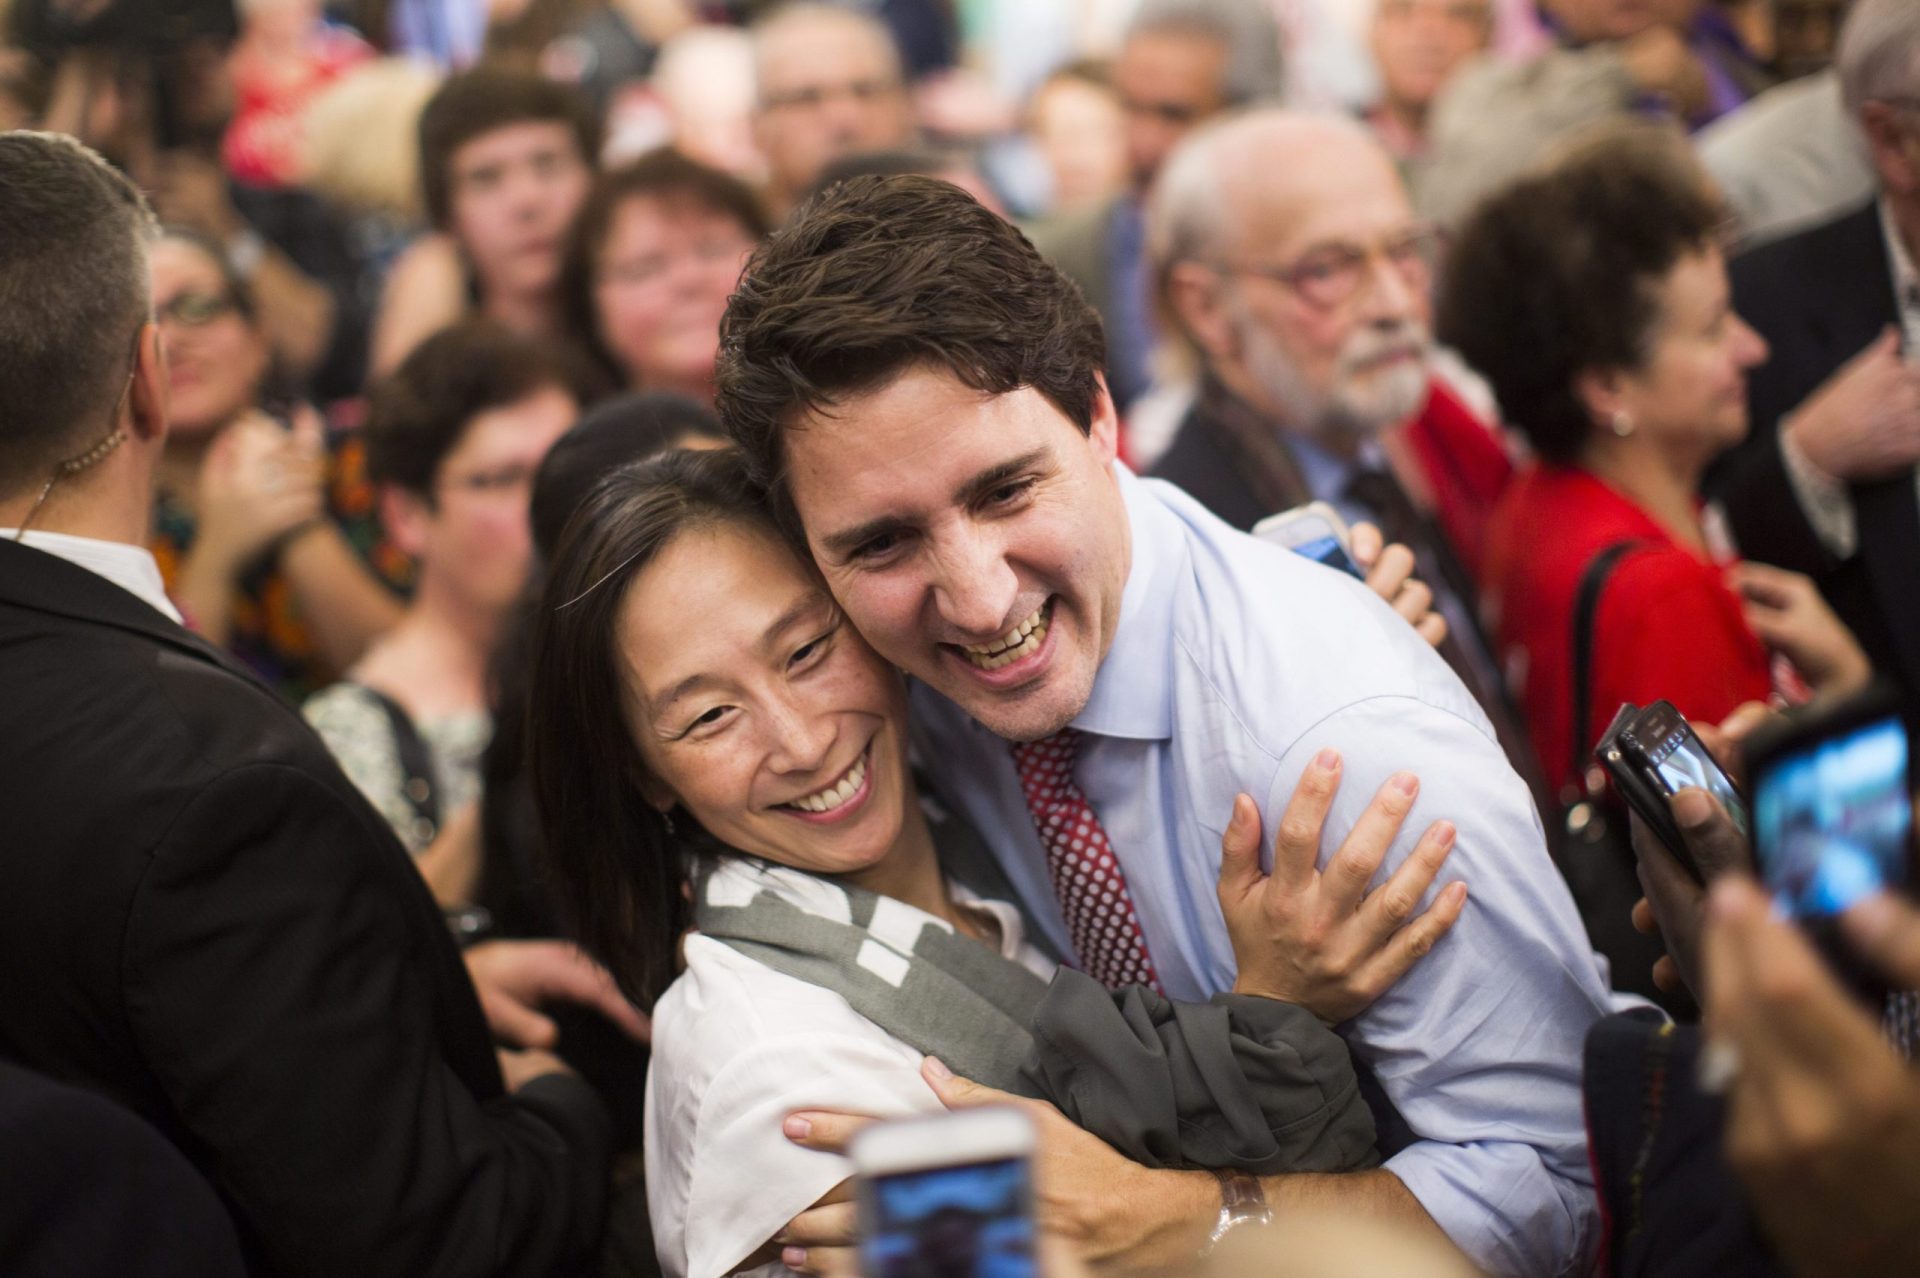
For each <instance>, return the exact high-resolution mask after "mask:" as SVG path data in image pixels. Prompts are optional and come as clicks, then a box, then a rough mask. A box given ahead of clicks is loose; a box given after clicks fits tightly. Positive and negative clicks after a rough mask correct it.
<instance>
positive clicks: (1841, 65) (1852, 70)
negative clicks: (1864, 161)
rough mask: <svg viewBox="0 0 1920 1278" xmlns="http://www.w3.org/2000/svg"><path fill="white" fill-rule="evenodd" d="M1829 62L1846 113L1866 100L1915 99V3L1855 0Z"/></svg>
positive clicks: (1918, 23)
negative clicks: (1836, 76)
mask: <svg viewBox="0 0 1920 1278" xmlns="http://www.w3.org/2000/svg"><path fill="white" fill-rule="evenodd" d="M1833 61H1834V65H1835V67H1837V68H1838V69H1839V72H1840V92H1841V95H1842V96H1843V97H1844V98H1845V100H1846V104H1847V112H1848V114H1850V115H1858V114H1859V113H1860V108H1861V107H1862V106H1864V105H1866V104H1867V103H1869V102H1878V101H1886V100H1888V99H1892V98H1909V99H1912V98H1920V4H1915V3H1914V2H1913V0H1859V3H1857V4H1855V5H1854V7H1853V12H1852V13H1849V14H1848V15H1847V20H1846V23H1845V25H1844V26H1843V27H1842V28H1841V30H1840V42H1839V46H1838V47H1837V48H1836V49H1835V50H1834V58H1833Z"/></svg>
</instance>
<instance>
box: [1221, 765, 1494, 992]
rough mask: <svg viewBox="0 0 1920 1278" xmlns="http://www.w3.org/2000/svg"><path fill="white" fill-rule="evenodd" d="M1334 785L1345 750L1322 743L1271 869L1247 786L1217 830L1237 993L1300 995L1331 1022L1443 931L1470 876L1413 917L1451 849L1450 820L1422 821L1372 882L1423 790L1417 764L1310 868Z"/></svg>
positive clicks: (1285, 821)
mask: <svg viewBox="0 0 1920 1278" xmlns="http://www.w3.org/2000/svg"><path fill="white" fill-rule="evenodd" d="M1339 789H1340V756H1339V755H1338V754H1337V753H1335V752H1334V751H1332V750H1323V751H1321V753H1320V756H1319V757H1318V758H1316V759H1315V760H1314V761H1313V762H1312V763H1310V764H1308V765H1307V770H1306V773H1305V774H1304V775H1303V776H1302V777H1301V778H1300V784H1299V786H1298V787H1297V788H1296V789H1295V790H1294V792H1293V798H1292V799H1291V800H1290V801H1289V802H1288V804H1287V810H1286V812H1285V813H1284V814H1283V815H1282V817H1281V819H1280V829H1279V831H1278V833H1277V834H1276V835H1275V837H1274V842H1273V873H1272V874H1270V875H1269V874H1264V873H1262V872H1261V870H1260V810H1259V808H1258V807H1257V806H1256V805H1255V804H1254V801H1253V800H1252V799H1250V798H1248V797H1247V796H1246V795H1244V794H1243V795H1240V796H1238V797H1237V798H1236V799H1235V800H1234V805H1233V820H1232V821H1231V822H1230V823H1229V824H1228V826H1227V832H1226V834H1225V835H1224V836H1223V837H1222V838H1221V840H1220V911H1221V913H1222V914H1224V915H1225V916H1226V922H1227V935H1228V937H1229V938H1230V939H1231V940H1232V942H1233V953H1234V957H1235V958H1236V959H1237V960H1238V961H1239V965H1240V970H1239V975H1238V976H1237V978H1236V979H1235V981H1234V984H1233V989H1234V992H1235V993H1236V994H1258V995H1260V996H1262V997H1265V998H1272V999H1278V1000H1280V1001H1281V1002H1286V1003H1294V1004H1297V1005H1298V1006H1301V1007H1304V1008H1306V1009H1307V1010H1308V1011H1311V1012H1312V1013H1313V1014H1314V1015H1316V1016H1318V1017H1319V1018H1320V1019H1321V1020H1322V1021H1325V1022H1326V1023H1327V1024H1329V1025H1332V1024H1336V1023H1338V1022H1340V1021H1344V1020H1346V1019H1348V1018H1349V1017H1352V1016H1356V1015H1358V1014H1359V1013H1360V1012H1362V1011H1364V1010H1365V1009H1366V1008H1367V1007H1368V1006H1369V1005H1370V1004H1371V1003H1372V1002H1373V1001H1374V1000H1375V999H1377V998H1379V997H1380V995H1381V994H1383V993H1385V992H1386V990H1387V988H1388V987H1389V986H1391V985H1392V984H1393V983H1394V982H1395V981H1397V980H1399V979H1400V978H1401V977H1402V976H1404V975H1405V974H1406V972H1407V970H1408V969H1409V968H1411V967H1412V966H1413V965H1414V964H1415V963H1417V962H1419V961H1420V959H1421V958H1422V957H1423V956H1425V955H1426V953H1427V951H1429V950H1431V949H1432V948H1433V946H1434V944H1435V943H1436V942H1437V941H1439V939H1440V938H1441V937H1443V936H1445V935H1446V934H1447V932H1448V930H1449V929H1451V928H1452V927H1453V925H1454V922H1455V921H1456V920H1457V919H1458V918H1459V917H1460V911H1461V910H1462V909H1464V908H1465V907H1466V902H1467V885H1466V884H1465V883H1463V882H1455V883H1452V884H1449V885H1448V886H1447V887H1446V889H1445V890H1443V891H1442V892H1441V893H1440V896H1439V898H1438V899H1437V900H1435V901H1434V903H1433V905H1432V907H1431V908H1429V909H1428V910H1427V912H1426V913H1424V914H1422V915H1420V916H1419V917H1418V918H1415V917H1414V910H1415V909H1416V908H1418V906H1419V904H1420V899H1421V897H1423V896H1424V895H1426V891H1427V888H1428V887H1430V886H1431V885H1432V883H1433V881H1434V878H1435V877H1436V876H1437V875H1438V874H1439V873H1440V867H1441V865H1443V864H1444V863H1445V862H1446V859H1447V856H1448V854H1449V853H1451V852H1452V850H1453V840H1454V827H1453V824H1452V823H1451V822H1448V821H1436V822H1434V823H1433V825H1431V826H1430V827H1428V829H1427V832H1426V833H1425V834H1424V835H1422V836H1421V839H1420V842H1419V844H1418V846H1416V847H1415V848H1414V850H1413V854H1412V855H1411V856H1409V857H1408V858H1407V859H1406V862H1405V863H1404V864H1402V865H1401V866H1400V868H1399V869H1398V870H1396V871H1394V873H1393V875H1392V877H1390V878H1389V879H1388V880H1387V881H1386V882H1385V883H1383V884H1381V885H1380V886H1379V887H1377V888H1375V889H1374V890H1373V891H1372V892H1368V891H1367V884H1368V883H1369V882H1370V881H1371V880H1372V878H1373V875H1374V871H1376V870H1378V869H1379V868H1380V863H1381V861H1382V860H1384V859H1385V857H1386V854H1387V848H1388V847H1389V846H1390V845H1391V844H1392V843H1393V840H1394V837H1395V836H1396V835H1398V834H1399V833H1400V826H1401V823H1402V822H1404V821H1405V820H1406V817H1407V813H1408V812H1409V811H1411V810H1412V808H1413V800H1414V796H1415V795H1417V794H1418V793H1419V791H1420V782H1419V779H1418V778H1416V777H1415V776H1413V774H1412V773H1407V772H1403V773H1400V774H1398V775H1397V776H1394V777H1391V778H1389V779H1388V780H1387V782H1386V784H1385V785H1383V786H1381V787H1380V791H1379V793H1377V794H1375V795H1374V797H1373V802H1372V803H1371V804H1370V805H1368V807H1367V810H1366V811H1365V812H1364V813H1363V814H1361V817H1360V820H1359V821H1357V822H1355V824H1354V827H1353V829H1352V830H1351V831H1349V832H1348V834H1347V837H1346V841H1345V842H1343V843H1342V844H1341V845H1340V850H1339V851H1337V852H1335V853H1334V854H1333V857H1332V859H1330V860H1329V861H1328V862H1327V868H1326V869H1325V870H1324V871H1322V870H1316V869H1315V868H1314V865H1315V862H1316V860H1317V859H1318V855H1319V851H1320V831H1321V827H1322V826H1323V825H1324V824H1325V822H1326V819H1327V813H1328V812H1329V811H1330V810H1331V809H1332V807H1333V799H1334V795H1335V794H1336V793H1337V792H1338V791H1339ZM1410 920H1411V921H1410Z"/></svg>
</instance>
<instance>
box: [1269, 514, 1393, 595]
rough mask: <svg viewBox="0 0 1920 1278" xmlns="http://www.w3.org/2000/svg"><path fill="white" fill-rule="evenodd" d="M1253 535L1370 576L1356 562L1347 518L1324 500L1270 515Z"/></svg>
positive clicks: (1365, 576)
mask: <svg viewBox="0 0 1920 1278" xmlns="http://www.w3.org/2000/svg"><path fill="white" fill-rule="evenodd" d="M1253 535H1254V536H1256V537H1258V538H1260V539H1261V540H1262V541H1270V542H1273V543H1274V544H1275V545H1277V546H1285V547H1286V548H1287V549H1288V550H1291V551H1294V552H1295V553H1297V554H1302V555H1305V556H1306V557H1307V558H1309V559H1312V560H1314V561H1315V562H1317V563H1323V564H1325V565H1326V566H1327V567H1329V568H1338V569H1339V570H1340V571H1341V572H1344V573H1351V574H1352V575H1353V576H1355V577H1358V578H1359V579H1360V580H1362V581H1365V580H1366V579H1367V574H1366V573H1364V572H1362V571H1360V565H1359V564H1357V563H1355V562H1354V561H1353V535H1352V534H1351V533H1349V532H1348V531H1347V521H1346V520H1344V519H1342V518H1340V512H1339V511H1337V510H1335V509H1334V508H1333V507H1332V506H1330V505H1328V504H1327V503H1326V502H1324V501H1310V502H1308V503H1307V504H1306V505H1304V506H1295V507H1294V508H1293V509H1292V510H1283V511H1281V512H1280V513H1279V514H1277V515H1268V516H1267V517H1266V518H1265V519H1263V520H1261V521H1260V522H1259V523H1257V524H1255V525H1254V526H1253Z"/></svg>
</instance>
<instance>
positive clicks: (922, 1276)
mask: <svg viewBox="0 0 1920 1278" xmlns="http://www.w3.org/2000/svg"><path fill="white" fill-rule="evenodd" d="M1033 1148H1034V1130H1033V1123H1032V1122H1031V1121H1030V1120H1029V1119H1028V1118H1027V1116H1026V1115H1025V1114H1023V1113H1021V1112H1020V1111H1019V1110H1018V1109H1014V1108H1011V1107H989V1108H983V1109H968V1110H960V1111H957V1112H953V1113H948V1114H941V1115H937V1116H935V1117H931V1118H910V1119H902V1120H900V1121H898V1122H891V1123H876V1124H875V1125H873V1126H872V1127H868V1128H865V1129H863V1130H862V1131H861V1132H860V1134H859V1135H858V1136H856V1137H855V1138H854V1141H853V1146H852V1149H851V1150H850V1151H849V1152H850V1153H851V1154H852V1157H853V1166H854V1178H855V1183H856V1187H855V1196H856V1198H857V1200H858V1203H859V1215H860V1272H861V1273H862V1274H864V1275H865V1276H866V1278H944V1276H946V1275H953V1278H1033V1275H1034V1274H1036V1273H1037V1268H1036V1265H1035V1261H1034V1256H1035V1230H1034V1218H1033Z"/></svg>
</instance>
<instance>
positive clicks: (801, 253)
mask: <svg viewBox="0 0 1920 1278" xmlns="http://www.w3.org/2000/svg"><path fill="white" fill-rule="evenodd" d="M1105 359H1106V343H1105V339H1104V338H1103V336H1102V333H1101V328H1100V317H1099V316H1098V315H1096V314H1095V313H1094V311H1093V308H1092V307H1090V306H1088V305H1087V302H1086V299H1085V298H1084V297H1082V296H1081V294H1080V290H1079V289H1078V288H1077V287H1075V286H1074V284H1073V283H1072V281H1070V280H1068V279H1067V277H1066V276H1064V275H1062V274H1061V273H1060V271H1059V269H1058V268H1057V267H1055V266H1054V265H1053V264H1052V263H1051V262H1048V261H1047V260H1046V259H1045V258H1044V257H1042V256H1040V253H1039V252H1038V251H1037V250H1036V249H1035V248H1034V247H1033V245H1032V244H1030V243H1028V242H1027V239H1026V237H1025V236H1023V235H1021V234H1020V232H1019V231H1018V230H1016V229H1014V227H1013V226H1011V225H1010V224H1009V223H1007V222H1006V221H1005V220H1003V219H1002V218H1001V217H999V216H998V215H997V214H995V213H993V212H992V211H991V210H989V209H986V208H984V207H982V206H981V205H980V203H979V202H978V201H977V200H975V199H974V198H973V197H972V196H970V195H968V194H967V193H966V192H965V191H962V190H961V189H960V188H959V187H957V186H954V185H952V184H951V183H948V182H942V181H940V180H939V179H937V178H929V177H919V176H914V175H904V176H895V177H861V178H853V179H851V180H849V181H846V182H842V183H840V184H839V185H838V186H836V187H833V188H832V189H831V190H828V191H826V192H824V193H822V194H821V195H819V196H817V197H815V198H814V199H812V200H810V201H808V202H807V203H806V204H804V205H802V206H801V208H800V210H799V211H798V212H797V213H796V214H795V215H794V217H793V220H792V221H790V222H788V223H787V225H786V226H785V227H784V228H783V229H781V230H780V231H779V232H778V233H777V234H775V235H774V236H773V238H771V239H769V240H768V241H767V242H766V243H765V244H763V245H761V246H760V249H759V250H758V251H757V252H756V253H755V254H754V255H753V258H752V260H751V261H749V262H748V263H747V269H746V272H745V274H743V275H742V276H741V277H740V286H739V289H738V291H736V292H735V293H734V295H733V297H732V299H731V300H730V301H729V302H728V303H727V314H726V318H725V319H723V320H722V321H721V323H720V367H719V372H718V385H719V406H720V419H721V420H722V421H723V422H725V423H726V426H727V433H728V434H729V435H731V436H732V438H733V441H734V443H735V444H737V445H739V447H740V449H741V451H742V452H743V453H744V454H745V455H746V457H747V462H748V465H749V466H751V467H752V469H753V473H754V477H755V479H756V480H757V481H758V482H760V483H761V484H763V485H764V486H766V488H767V489H768V490H769V492H770V494H771V495H772V498H773V502H774V508H775V510H776V512H777V513H778V514H779V516H780V518H781V519H782V520H783V521H784V522H787V523H788V524H791V523H792V522H793V511H792V508H791V504H790V502H789V500H788V498H787V496H786V492H785V486H784V483H783V482H782V481H783V474H782V472H783V471H784V468H785V467H784V461H783V455H784V454H783V448H782V436H781V432H782V431H783V430H785V429H786V428H787V427H788V426H790V425H792V424H793V423H794V420H795V419H796V418H798V417H800V416H801V415H802V414H804V413H807V412H809V411H813V410H816V409H824V408H829V407H831V406H832V405H833V404H835V403H837V402H838V401H840V400H842V399H844V398H845V397H847V396H849V395H858V394H861V393H864V392H866V391H868V390H870V389H872V388H873V387H876V386H880V385H883V384H885V383H886V382H887V380H888V379H889V378H891V377H893V376H894V375H896V374H898V373H899V372H901V371H902V370H903V369H905V368H907V367H909V366H911V365H915V364H922V363H927V364H931V365H933V366H935V367H939V368H944V369H946V370H948V371H950V372H951V373H952V374H953V375H954V376H955V377H956V378H958V379H959V380H960V381H961V382H963V383H964V384H965V385H967V386H969V387H971V388H973V389H974V390H978V391H981V392H984V393H986V394H990V395H1004V394H1006V393H1008V392H1010V391H1014V390H1018V389H1020V388H1021V387H1032V388H1033V389H1034V390H1036V391H1038V392H1040V394H1042V395H1044V396H1045V397H1046V398H1047V399H1048V400H1049V401H1050V402H1051V403H1052V404H1053V406H1054V407H1055V408H1057V409H1059V410H1060V412H1061V413H1063V414H1064V415H1065V416H1066V417H1067V419H1068V420H1069V421H1071V422H1072V423H1073V424H1074V425H1075V426H1077V427H1079V428H1080V430H1081V431H1082V432H1086V431H1089V430H1091V429H1092V427H1093V415H1094V406H1095V404H1096V402H1097V401H1098V396H1099V374H1100V370H1101V368H1102V366H1103V365H1104V363H1105Z"/></svg>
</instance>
